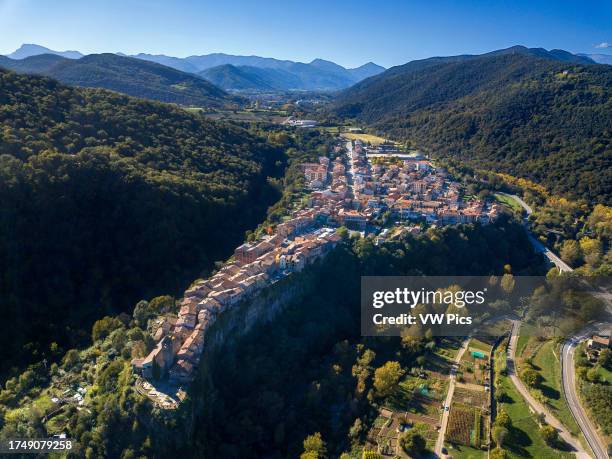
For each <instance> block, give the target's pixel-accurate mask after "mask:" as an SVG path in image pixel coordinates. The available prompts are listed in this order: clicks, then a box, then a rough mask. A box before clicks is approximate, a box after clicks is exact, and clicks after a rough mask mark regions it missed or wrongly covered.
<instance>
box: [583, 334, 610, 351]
mask: <svg viewBox="0 0 612 459" xmlns="http://www.w3.org/2000/svg"><path fill="white" fill-rule="evenodd" d="M587 347H588V348H589V349H594V350H603V349H610V337H609V336H603V335H593V337H592V338H591V339H589V340H588V341H587Z"/></svg>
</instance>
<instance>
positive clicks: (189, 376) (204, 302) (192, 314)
mask: <svg viewBox="0 0 612 459" xmlns="http://www.w3.org/2000/svg"><path fill="white" fill-rule="evenodd" d="M320 221H321V213H320V212H319V211H317V210H316V209H302V210H298V211H296V212H295V213H294V215H293V216H292V218H290V219H289V220H287V221H285V222H283V223H280V224H279V225H277V227H276V230H275V232H274V234H271V235H267V236H265V237H264V238H262V239H261V240H258V241H255V242H248V243H245V244H242V245H241V246H239V247H238V248H236V250H235V251H234V256H233V259H232V260H231V261H229V262H228V263H226V264H225V265H224V266H223V267H222V268H221V269H220V270H219V271H218V272H217V273H216V274H214V275H213V276H212V277H211V278H209V279H206V280H200V281H197V282H195V283H194V284H193V285H192V286H191V287H190V288H189V289H188V290H186V291H185V294H184V297H183V299H182V300H181V302H180V310H179V312H178V317H176V318H174V317H164V318H162V319H160V320H158V322H157V323H156V327H157V329H156V332H155V335H154V337H155V339H156V340H158V344H157V346H156V347H155V348H154V349H153V350H152V351H151V352H150V353H149V354H148V355H147V356H146V357H144V358H137V359H134V360H132V367H133V368H134V371H135V372H136V373H138V374H141V375H142V376H143V377H144V378H145V379H158V378H160V377H163V376H164V375H166V374H168V376H169V382H170V383H172V384H174V385H177V386H178V385H182V384H185V383H188V382H190V381H192V380H193V378H194V376H195V371H194V370H195V369H196V368H197V366H198V363H199V360H200V356H201V354H202V351H203V347H204V343H205V339H206V331H207V329H208V328H209V327H210V326H211V325H212V324H213V323H214V321H215V319H216V317H217V316H218V315H219V314H220V313H222V312H223V311H225V310H227V309H229V308H232V307H234V306H235V305H236V304H238V303H239V302H241V301H243V300H246V299H249V298H252V297H253V296H254V295H255V294H256V293H257V292H258V291H260V290H261V289H262V288H264V287H266V286H267V285H270V284H271V283H273V282H276V281H277V280H279V279H280V278H282V277H284V276H287V275H288V274H290V273H292V272H295V271H301V270H302V269H303V268H304V267H305V266H306V265H307V264H309V263H312V262H313V261H314V260H316V259H317V258H319V257H321V256H323V255H325V254H326V253H327V252H328V251H329V250H330V249H331V248H333V247H334V246H335V244H336V243H337V242H338V241H339V240H340V236H338V235H337V234H336V231H335V230H334V229H332V228H326V227H321V226H320V225H318V224H317V223H318V222H320Z"/></svg>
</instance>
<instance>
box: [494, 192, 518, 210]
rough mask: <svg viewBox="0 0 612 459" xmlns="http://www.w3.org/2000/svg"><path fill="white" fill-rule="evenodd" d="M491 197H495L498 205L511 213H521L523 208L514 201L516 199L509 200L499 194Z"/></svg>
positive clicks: (509, 198)
mask: <svg viewBox="0 0 612 459" xmlns="http://www.w3.org/2000/svg"><path fill="white" fill-rule="evenodd" d="M493 196H494V197H495V200H496V201H497V202H499V203H500V204H502V205H504V206H506V207H508V208H510V209H511V210H512V211H513V212H518V213H519V214H521V213H523V208H522V207H521V205H520V204H519V203H518V202H517V201H516V199H513V198H511V197H509V196H505V195H503V194H499V193H494V194H493Z"/></svg>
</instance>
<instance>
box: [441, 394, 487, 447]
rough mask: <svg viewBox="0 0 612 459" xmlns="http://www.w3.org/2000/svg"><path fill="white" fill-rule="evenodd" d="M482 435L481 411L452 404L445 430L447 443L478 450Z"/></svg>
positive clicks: (482, 439) (482, 438) (455, 403)
mask: <svg viewBox="0 0 612 459" xmlns="http://www.w3.org/2000/svg"><path fill="white" fill-rule="evenodd" d="M484 435H485V429H484V417H483V416H482V410H481V409H480V408H474V407H472V406H469V405H464V404H462V403H458V402H453V404H452V405H451V408H450V416H449V419H448V427H447V430H446V438H447V440H448V442H450V443H452V444H459V445H465V446H471V447H475V448H478V447H479V446H480V445H481V444H482V443H483V441H484Z"/></svg>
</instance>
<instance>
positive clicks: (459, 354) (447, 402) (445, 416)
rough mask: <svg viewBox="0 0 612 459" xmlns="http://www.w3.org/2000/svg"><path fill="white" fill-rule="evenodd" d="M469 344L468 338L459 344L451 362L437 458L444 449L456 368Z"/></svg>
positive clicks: (455, 380) (437, 444) (437, 446)
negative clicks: (447, 408) (447, 409)
mask: <svg viewBox="0 0 612 459" xmlns="http://www.w3.org/2000/svg"><path fill="white" fill-rule="evenodd" d="M469 342H470V338H467V339H466V340H465V341H464V342H463V343H461V347H460V348H459V351H457V356H456V357H455V359H454V360H453V365H452V367H451V371H450V382H449V385H448V392H447V393H446V400H445V401H444V407H445V408H444V410H443V411H442V422H441V423H440V432H438V439H437V440H436V447H435V449H434V452H435V453H436V454H437V455H438V457H442V448H443V447H444V436H445V435H446V426H447V425H448V417H449V415H450V406H451V402H452V401H453V395H454V393H455V383H456V382H457V376H456V375H457V367H458V365H459V362H460V361H461V358H462V357H463V354H464V353H465V351H466V350H467V348H468V343H469ZM446 407H449V411H446Z"/></svg>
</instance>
